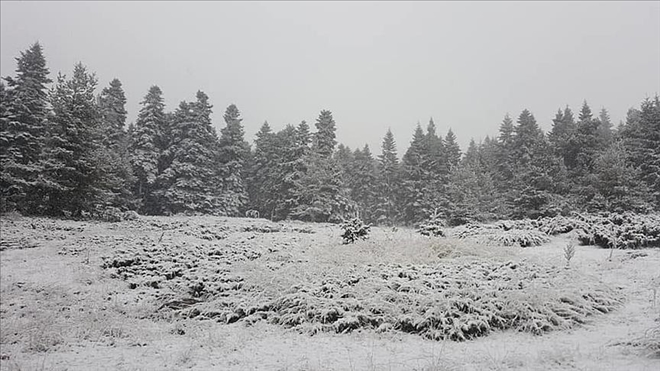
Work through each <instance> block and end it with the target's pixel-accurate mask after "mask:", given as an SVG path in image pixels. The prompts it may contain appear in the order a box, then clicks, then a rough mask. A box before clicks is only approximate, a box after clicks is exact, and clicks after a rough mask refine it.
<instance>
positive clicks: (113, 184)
mask: <svg viewBox="0 0 660 371" xmlns="http://www.w3.org/2000/svg"><path fill="white" fill-rule="evenodd" d="M16 60H17V69H16V75H15V76H14V77H5V78H4V82H3V83H0V126H1V128H2V131H1V133H0V163H1V166H2V176H1V178H0V183H1V187H2V194H1V197H0V209H1V210H0V211H2V212H8V211H18V212H20V213H22V214H25V215H50V216H61V215H70V216H73V217H77V216H81V215H83V214H85V213H92V214H93V213H98V212H101V211H103V210H107V209H115V210H136V211H138V212H140V213H141V214H147V215H171V214H178V213H190V214H213V215H227V216H242V215H244V213H245V211H246V210H257V211H258V212H259V213H260V215H261V216H262V217H266V218H269V219H272V220H284V219H296V220H303V221H313V222H338V221H341V220H343V219H344V218H346V217H348V216H356V215H357V216H359V217H360V218H362V219H363V220H365V221H366V222H370V223H377V224H381V225H395V224H404V225H414V224H417V223H419V222H421V221H423V220H425V219H427V218H428V217H429V215H431V214H432V213H434V212H435V213H439V214H440V215H442V216H443V217H444V218H445V219H446V220H447V221H448V222H449V223H450V224H462V223H466V222H470V221H488V220H495V219H502V218H537V217H541V216H553V215H558V214H567V213H570V212H573V211H587V212H601V211H604V212H613V211H617V212H622V211H633V212H640V213H646V212H652V211H658V210H660V101H659V99H658V97H657V96H656V97H655V98H654V99H649V98H647V99H645V100H643V101H642V102H641V104H640V107H639V108H631V109H630V110H629V111H628V113H627V117H626V120H625V122H622V123H620V124H619V125H618V127H616V128H615V127H613V124H612V122H611V120H610V117H609V114H608V112H607V110H606V109H604V108H603V109H601V110H600V112H599V113H598V114H597V115H596V114H594V113H593V112H592V111H591V108H590V107H589V105H588V104H587V103H586V101H585V102H584V104H583V105H582V107H581V108H580V110H579V112H578V114H577V118H576V117H575V114H574V113H573V111H572V110H571V108H570V107H568V106H567V107H564V108H562V109H559V110H558V111H557V114H556V116H555V118H554V119H553V124H552V129H551V131H550V132H548V133H545V132H544V131H543V130H542V129H541V128H540V127H539V125H538V124H537V122H536V119H535V117H534V115H533V114H532V113H531V112H530V111H528V110H523V111H522V112H521V113H520V115H519V116H518V117H517V119H516V120H515V121H514V119H513V118H511V117H510V116H509V115H506V116H505V117H504V119H503V120H502V122H501V124H500V127H499V135H498V136H497V137H495V138H490V137H486V138H485V139H484V140H483V141H481V142H479V143H476V142H475V141H474V140H472V141H471V142H470V144H469V146H468V148H467V149H466V150H465V152H464V153H463V151H462V150H461V148H460V147H459V145H458V143H457V139H456V136H455V135H454V133H453V132H452V131H451V129H450V130H449V131H448V132H447V133H446V134H445V135H441V134H439V133H438V132H437V128H436V126H435V123H434V122H433V120H432V119H431V120H430V121H429V123H428V125H426V126H425V128H423V127H422V126H421V125H420V124H418V125H417V127H416V129H415V131H414V133H413V138H412V141H411V142H410V145H409V146H408V148H407V150H406V151H405V153H404V154H403V155H402V156H401V157H399V155H398V153H397V150H396V148H397V147H396V142H395V138H394V136H393V134H392V132H391V131H389V130H388V131H387V132H386V134H385V136H384V138H383V141H382V146H381V148H380V153H379V154H377V155H375V154H373V153H372V152H371V149H370V148H369V147H368V146H366V145H365V146H364V147H363V148H357V149H355V150H351V149H350V148H349V147H347V146H345V145H343V144H339V143H337V140H336V135H335V133H336V123H335V121H334V119H333V116H332V113H331V112H330V111H327V110H323V111H321V112H320V114H319V116H318V118H317V119H316V122H315V123H314V126H315V129H316V130H315V131H313V132H312V129H311V128H310V126H309V125H308V124H307V123H306V122H305V121H303V122H301V123H300V124H298V125H296V126H294V125H287V126H286V127H284V128H283V129H282V130H279V131H277V132H275V131H273V130H272V128H271V127H270V126H269V124H268V123H267V122H265V123H264V124H263V125H262V126H261V128H260V130H259V131H258V133H257V134H256V139H255V140H254V145H253V146H251V145H250V144H249V143H248V142H247V141H246V140H245V138H244V129H243V124H242V118H241V113H240V111H239V110H238V108H237V107H236V106H235V105H233V104H232V105H230V106H228V107H227V108H226V110H225V112H224V116H223V118H224V122H225V125H224V126H223V127H222V129H221V130H220V132H219V134H218V133H217V132H216V130H215V128H214V127H213V123H212V121H211V114H212V112H213V111H212V110H213V106H212V105H211V104H210V102H209V97H208V96H207V95H206V94H205V93H204V92H202V91H198V92H197V94H196V95H195V100H194V101H190V102H186V101H183V102H181V103H180V104H179V105H178V107H176V108H175V109H174V110H173V111H167V109H166V107H165V104H164V98H163V92H162V91H161V89H160V88H159V87H158V86H152V87H151V88H150V89H149V91H148V92H147V94H146V95H145V96H144V99H143V100H142V101H141V102H140V105H141V108H140V111H139V114H138V116H137V119H136V120H135V122H134V123H131V124H130V125H128V126H127V125H126V120H127V112H126V108H125V105H126V97H125V95H124V91H123V89H122V84H121V82H120V81H119V80H118V79H114V80H112V81H111V82H110V84H109V85H108V86H107V87H104V88H103V89H101V91H100V93H98V94H97V92H96V90H97V88H98V86H97V84H98V82H97V79H96V77H95V75H94V73H91V72H90V71H88V69H87V68H86V67H85V66H84V65H83V64H81V63H79V64H77V65H76V66H75V67H74V70H73V74H72V75H71V76H66V75H63V74H61V73H60V74H58V76H57V77H56V79H55V81H52V80H51V79H50V77H49V70H48V68H47V66H46V60H45V57H44V55H43V50H42V47H41V46H40V45H39V44H38V43H35V44H34V45H32V46H31V47H30V48H28V49H27V50H25V51H24V52H22V53H21V54H20V56H19V57H18V58H16ZM51 83H54V84H52V86H51Z"/></svg>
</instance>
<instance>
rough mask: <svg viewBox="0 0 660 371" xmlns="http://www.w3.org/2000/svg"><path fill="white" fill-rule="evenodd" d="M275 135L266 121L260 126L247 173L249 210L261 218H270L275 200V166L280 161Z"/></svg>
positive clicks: (279, 149)
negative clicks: (255, 212) (256, 212)
mask: <svg viewBox="0 0 660 371" xmlns="http://www.w3.org/2000/svg"><path fill="white" fill-rule="evenodd" d="M277 139H278V138H277V135H276V134H275V133H273V131H272V130H271V128H270V125H269V124H268V121H266V122H264V123H263V125H261V128H260V129H259V131H258V132H257V135H256V139H255V141H254V153H253V155H252V157H251V163H250V166H249V167H248V171H247V179H248V181H247V190H248V195H249V199H250V203H249V204H250V209H253V210H257V211H259V214H260V215H262V216H263V217H272V215H273V211H274V208H275V203H276V201H277V200H276V198H277V194H276V193H277V188H278V186H279V184H277V181H278V179H277V170H278V169H277V164H278V162H279V160H281V158H280V157H281V154H280V152H281V151H282V150H283V149H281V148H280V147H279V145H278V144H279V143H278V141H277Z"/></svg>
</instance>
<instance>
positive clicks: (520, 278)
mask: <svg viewBox="0 0 660 371" xmlns="http://www.w3.org/2000/svg"><path fill="white" fill-rule="evenodd" d="M576 276H577V274H576V273H575V272H572V271H567V270H565V269H560V268H547V269H546V268H540V267H538V266H535V265H530V264H526V263H512V262H509V263H504V264H494V263H483V262H476V261H475V262H472V263H466V264H460V265H459V264H439V265H437V266H428V265H419V266H414V265H411V266H406V267H402V266H396V265H379V266H372V267H367V268H366V269H365V270H364V271H363V272H357V271H356V272H354V273H353V274H351V275H348V276H346V277H340V276H326V277H324V278H323V279H320V280H319V281H317V282H304V283H301V284H300V285H296V286H294V287H292V288H291V289H290V290H288V292H285V293H283V294H282V295H281V296H279V297H276V298H274V299H272V300H264V301H262V302H260V303H254V304H253V305H251V306H244V305H238V306H236V307H234V308H233V309H231V308H226V309H225V311H224V312H221V313H219V314H218V316H217V317H216V318H217V319H218V320H219V321H225V322H227V323H233V322H237V321H241V320H243V321H245V322H246V323H254V322H255V321H261V320H263V321H268V322H270V323H273V324H278V325H281V326H284V327H287V328H296V329H299V330H301V331H303V332H308V333H312V334H313V333H316V332H319V331H323V332H336V333H345V332H351V331H354V330H358V329H373V330H376V331H390V330H391V331H401V332H407V333H413V334H419V335H421V336H423V337H426V338H429V339H434V340H442V339H449V340H456V341H462V340H468V339H473V338H476V337H480V336H485V335H488V334H489V333H490V332H492V331H494V330H517V331H523V332H529V333H533V334H537V335H538V334H542V333H545V332H548V331H553V330H560V329H567V328H571V327H573V326H575V325H576V324H581V323H584V322H585V321H587V320H588V318H589V317H590V316H592V315H595V314H601V313H607V312H609V311H611V310H612V309H614V308H615V307H616V306H617V304H618V302H619V301H618V299H617V298H616V296H615V295H614V294H613V293H612V292H610V291H609V290H608V289H607V288H606V287H604V286H600V285H599V284H596V283H594V282H592V281H590V279H589V278H587V277H576ZM576 282H579V283H580V286H577V285H576V284H575V283H576ZM209 305H212V302H211V303H209Z"/></svg>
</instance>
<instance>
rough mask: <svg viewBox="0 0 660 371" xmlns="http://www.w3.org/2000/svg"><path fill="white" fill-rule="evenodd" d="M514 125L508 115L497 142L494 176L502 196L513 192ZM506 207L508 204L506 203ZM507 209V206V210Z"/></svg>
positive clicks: (503, 121)
mask: <svg viewBox="0 0 660 371" xmlns="http://www.w3.org/2000/svg"><path fill="white" fill-rule="evenodd" d="M514 129H515V128H514V125H513V120H512V119H511V116H509V114H508V113H507V114H506V115H505V116H504V119H503V120H502V123H501V124H500V135H499V137H498V140H497V152H496V160H495V162H496V172H495V176H494V181H495V187H496V188H497V190H498V192H499V193H500V194H505V193H506V192H508V191H510V190H511V182H512V180H513V177H514V167H515V159H514V153H513V150H514V147H515V145H514ZM505 205H506V203H505ZM506 208H507V207H506V206H505V209H506Z"/></svg>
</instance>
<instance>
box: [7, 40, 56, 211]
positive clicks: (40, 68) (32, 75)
mask: <svg viewBox="0 0 660 371" xmlns="http://www.w3.org/2000/svg"><path fill="white" fill-rule="evenodd" d="M16 62H17V69H16V77H14V78H11V77H8V78H6V79H5V80H6V81H7V88H6V89H4V86H3V93H2V106H3V109H2V112H0V120H2V131H0V167H1V168H2V174H1V176H0V188H1V189H2V190H1V191H0V192H1V193H0V212H2V211H8V210H13V209H16V210H18V211H21V212H24V213H36V212H39V210H40V206H41V204H42V203H43V199H42V198H41V197H40V196H42V195H43V194H42V189H41V187H40V184H41V181H40V180H39V178H40V175H41V174H42V173H43V169H44V168H43V163H42V153H43V147H44V145H45V141H46V138H45V135H46V132H47V130H46V129H47V125H46V120H47V116H48V93H47V85H48V84H49V83H50V82H52V81H51V80H50V78H48V74H49V71H48V68H47V67H46V59H45V57H44V55H43V49H42V48H41V45H40V44H39V43H35V44H33V45H32V46H31V47H30V48H29V49H27V50H26V51H24V52H21V55H20V57H18V58H16Z"/></svg>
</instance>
